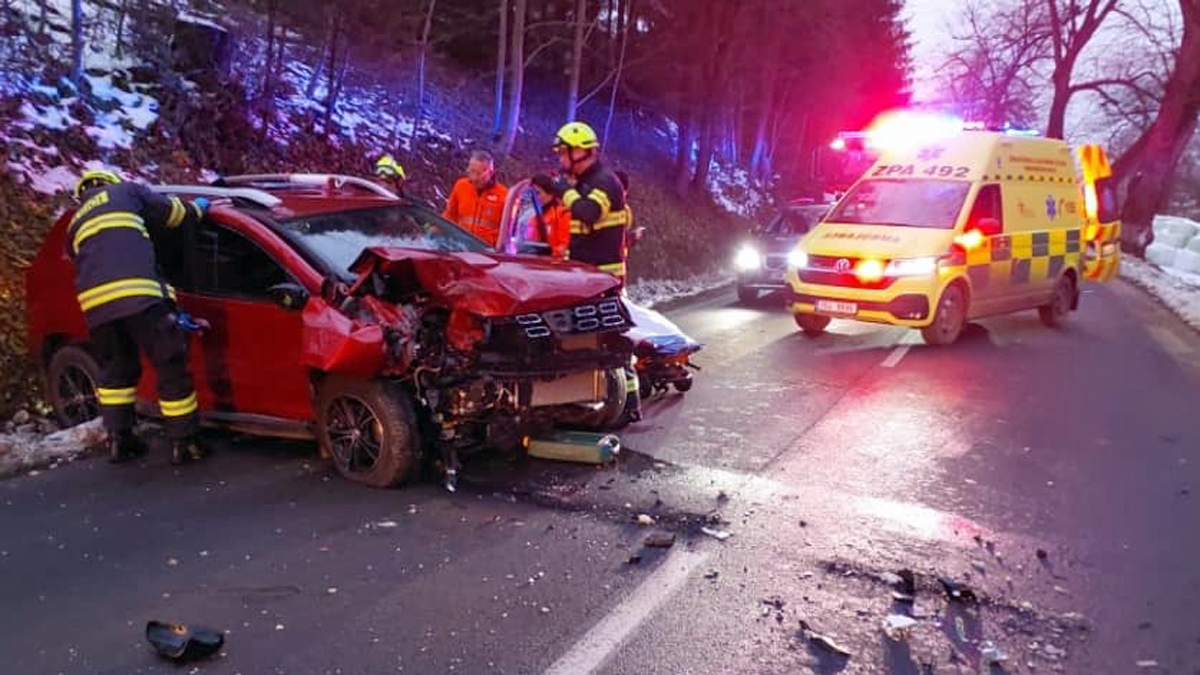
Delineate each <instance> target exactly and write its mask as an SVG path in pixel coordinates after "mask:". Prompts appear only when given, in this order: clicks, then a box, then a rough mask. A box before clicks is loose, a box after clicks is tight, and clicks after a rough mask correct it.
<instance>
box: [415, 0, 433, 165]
mask: <svg viewBox="0 0 1200 675" xmlns="http://www.w3.org/2000/svg"><path fill="white" fill-rule="evenodd" d="M436 6H437V0H429V10H428V11H427V12H425V27H424V29H423V30H422V31H421V52H420V54H419V55H418V57H417V115H416V117H414V118H413V128H412V136H411V137H410V138H409V141H408V147H409V149H410V150H416V148H417V134H418V133H420V132H419V130H420V128H421V120H422V119H423V118H424V117H425V60H426V59H427V58H428V57H429V30H430V28H432V27H433V10H434V8H435V7H436Z"/></svg>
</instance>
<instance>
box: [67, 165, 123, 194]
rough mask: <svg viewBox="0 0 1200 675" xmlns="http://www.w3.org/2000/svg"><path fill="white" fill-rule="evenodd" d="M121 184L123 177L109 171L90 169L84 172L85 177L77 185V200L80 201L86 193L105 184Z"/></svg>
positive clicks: (81, 177)
mask: <svg viewBox="0 0 1200 675" xmlns="http://www.w3.org/2000/svg"><path fill="white" fill-rule="evenodd" d="M120 182H121V177H120V176H118V175H117V174H115V173H113V172H112V171H108V170H107V169H90V170H88V171H84V172H83V175H82V176H80V177H79V180H78V181H77V182H76V183H75V192H74V194H75V199H79V198H80V197H81V196H82V195H83V193H84V192H86V191H88V190H90V189H92V188H94V187H96V186H98V185H101V184H104V183H107V184H109V185H116V184H117V183H120Z"/></svg>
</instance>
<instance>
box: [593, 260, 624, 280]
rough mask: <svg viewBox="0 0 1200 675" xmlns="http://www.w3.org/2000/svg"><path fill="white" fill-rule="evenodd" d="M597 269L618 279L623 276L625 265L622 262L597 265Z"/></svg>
mask: <svg viewBox="0 0 1200 675" xmlns="http://www.w3.org/2000/svg"><path fill="white" fill-rule="evenodd" d="M597 267H599V268H600V271H601V272H608V273H609V274H612V275H615V276H618V277H623V276H625V263H623V262H619V263H609V264H607V265H597Z"/></svg>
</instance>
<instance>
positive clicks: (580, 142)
mask: <svg viewBox="0 0 1200 675" xmlns="http://www.w3.org/2000/svg"><path fill="white" fill-rule="evenodd" d="M554 147H556V148H558V147H565V148H579V149H581V150H592V149H594V148H598V147H600V138H599V137H597V136H596V131H595V130H594V129H592V128H591V127H589V126H588V125H586V124H584V123H583V122H567V123H566V124H564V125H563V126H562V128H561V129H559V130H558V133H557V134H555V135H554Z"/></svg>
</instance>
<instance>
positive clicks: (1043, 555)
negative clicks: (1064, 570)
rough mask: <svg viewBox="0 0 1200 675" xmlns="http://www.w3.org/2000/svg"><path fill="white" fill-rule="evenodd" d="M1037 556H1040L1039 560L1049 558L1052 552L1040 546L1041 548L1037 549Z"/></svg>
mask: <svg viewBox="0 0 1200 675" xmlns="http://www.w3.org/2000/svg"><path fill="white" fill-rule="evenodd" d="M1037 557H1038V560H1045V559H1046V558H1049V557H1050V554H1049V553H1046V549H1044V548H1039V549H1038V550H1037Z"/></svg>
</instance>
